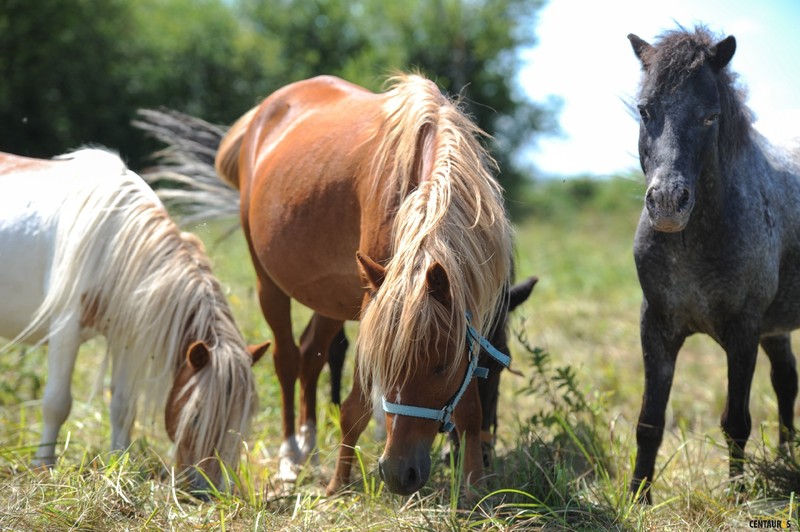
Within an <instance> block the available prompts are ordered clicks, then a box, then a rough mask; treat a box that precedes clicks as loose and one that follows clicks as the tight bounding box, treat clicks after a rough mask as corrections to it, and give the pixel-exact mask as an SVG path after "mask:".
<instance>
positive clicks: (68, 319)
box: [0, 149, 266, 489]
mask: <svg viewBox="0 0 800 532" xmlns="http://www.w3.org/2000/svg"><path fill="white" fill-rule="evenodd" d="M0 189H1V190H3V193H2V194H1V195H0V257H2V261H3V268H1V269H0V294H2V295H3V297H2V299H0V336H4V337H6V338H9V339H13V340H12V343H11V344H10V345H14V344H16V343H18V342H22V341H24V342H28V343H45V342H47V343H48V344H49V347H48V353H47V359H48V376H47V384H46V386H45V390H44V399H43V404H42V411H43V419H44V428H43V430H42V435H41V443H40V445H39V448H38V450H37V452H36V456H35V459H34V464H35V465H38V466H52V465H53V464H55V461H56V456H55V447H56V440H57V438H58V433H59V430H60V428H61V425H63V423H64V421H65V420H66V418H67V416H68V415H69V412H70V409H71V406H72V392H71V386H70V381H71V377H72V372H73V369H74V367H75V362H76V357H77V354H78V348H79V346H80V345H81V343H83V342H84V341H85V340H87V339H89V338H91V337H92V336H95V335H96V334H101V335H103V336H105V338H106V340H107V345H108V350H107V356H106V360H105V361H104V363H103V371H101V375H100V377H102V376H103V374H104V373H105V369H106V368H107V366H108V363H109V362H110V363H111V373H112V376H111V390H112V396H111V407H110V410H111V448H112V450H120V451H121V450H125V449H127V448H128V446H129V445H130V442H131V429H132V427H133V422H134V418H135V416H136V411H137V404H138V403H139V399H140V398H141V399H142V402H143V406H144V407H145V408H146V410H147V411H148V412H149V413H150V414H151V415H155V411H156V409H157V408H163V409H164V411H165V424H166V430H167V433H168V435H169V437H170V438H171V439H172V441H174V442H175V449H176V462H177V464H178V467H179V468H181V469H185V470H186V473H187V475H188V477H189V481H190V485H191V487H192V488H193V489H205V488H207V487H208V485H207V482H206V478H205V477H207V478H208V480H210V481H211V482H212V483H214V484H215V485H216V486H220V487H222V486H223V484H224V483H225V479H224V478H223V474H222V470H221V467H220V463H219V460H220V459H221V460H222V461H223V462H225V463H226V464H228V465H229V466H235V465H236V464H237V461H238V457H239V454H240V442H241V438H242V437H243V436H245V435H246V434H247V431H248V428H249V425H250V420H251V417H252V415H253V414H254V412H255V411H256V406H257V396H256V391H255V387H254V382H253V376H252V370H251V365H252V362H254V361H255V360H257V359H258V358H259V357H260V356H261V354H263V350H264V349H263V348H265V347H266V345H264V346H262V348H260V349H258V350H256V351H254V352H253V356H252V357H251V355H250V354H249V353H248V351H247V347H246V345H245V342H244V340H243V338H242V336H241V335H240V333H239V331H238V330H237V328H236V326H235V324H234V321H233V317H232V316H231V312H230V309H229V308H228V305H227V302H226V301H225V298H224V296H223V294H222V290H221V289H220V286H219V283H218V282H217V280H216V279H215V278H214V276H213V274H212V273H211V268H210V265H209V260H208V258H207V257H206V255H205V252H204V251H203V247H202V244H201V242H200V241H199V240H198V239H197V238H196V237H194V236H192V235H190V234H188V233H181V232H180V231H179V230H178V228H177V227H176V226H175V224H174V223H173V222H172V220H170V218H169V216H168V215H167V212H166V210H165V209H164V208H163V206H162V205H161V202H160V201H159V199H158V198H157V197H156V195H155V194H154V193H153V191H152V190H151V189H150V188H149V187H148V186H147V184H146V183H145V182H144V181H142V179H141V178H140V177H139V176H138V175H136V174H134V173H133V172H131V171H129V170H128V169H127V168H126V167H125V164H124V163H123V162H122V161H121V160H120V158H119V157H118V156H116V155H114V154H111V153H109V152H106V151H102V150H96V149H91V150H89V149H87V150H80V151H76V152H73V153H69V154H67V155H63V156H60V157H58V158H57V159H56V160H39V159H30V158H26V157H19V156H16V155H10V154H5V153H0ZM9 347H10V346H6V347H5V348H4V349H3V351H6V350H7V349H8V348H9ZM145 390H146V393H143V392H145ZM193 466H198V468H199V470H198V469H195V468H194V467H193ZM200 470H201V471H200Z"/></svg>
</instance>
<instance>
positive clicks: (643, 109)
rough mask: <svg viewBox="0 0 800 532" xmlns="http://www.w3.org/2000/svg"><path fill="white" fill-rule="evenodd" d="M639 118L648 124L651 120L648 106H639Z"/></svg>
mask: <svg viewBox="0 0 800 532" xmlns="http://www.w3.org/2000/svg"><path fill="white" fill-rule="evenodd" d="M638 109H639V116H640V117H642V122H644V123H647V122H648V121H649V120H650V109H648V108H647V106H646V105H639V106H638Z"/></svg>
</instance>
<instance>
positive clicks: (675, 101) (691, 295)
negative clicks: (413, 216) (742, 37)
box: [628, 27, 800, 502]
mask: <svg viewBox="0 0 800 532" xmlns="http://www.w3.org/2000/svg"><path fill="white" fill-rule="evenodd" d="M628 39H629V40H630V42H631V45H632V46H633V51H634V52H635V53H636V56H637V57H638V58H639V60H640V61H641V64H642V81H641V88H640V93H639V96H638V101H637V102H636V104H637V107H638V110H639V114H640V115H641V120H640V127H639V158H640V162H641V166H642V170H643V171H644V174H645V176H646V179H647V193H646V196H645V206H644V209H643V211H642V216H641V219H640V221H639V227H638V229H637V230H636V237H635V242H634V257H635V261H636V269H637V272H638V275H639V282H640V284H641V286H642V292H643V295H644V299H643V302H642V311H641V341H642V351H643V356H644V376H645V386H644V397H643V400H642V410H641V414H640V415H639V422H638V426H637V429H636V441H637V444H638V451H637V455H636V467H635V470H634V473H633V482H632V484H631V490H632V491H633V492H635V493H639V494H640V496H641V497H642V499H643V500H644V501H645V502H650V494H649V488H650V483H651V482H652V480H653V470H654V464H655V460H656V454H657V452H658V448H659V446H660V444H661V440H662V436H663V433H664V413H665V410H666V407H667V400H668V398H669V392H670V388H671V386H672V377H673V374H674V372H675V359H676V357H677V355H678V351H679V350H680V348H681V346H682V345H683V342H684V340H685V339H686V338H687V337H688V336H689V335H691V334H694V333H705V334H707V335H709V336H711V337H712V338H713V339H714V340H716V342H717V343H718V344H719V345H720V346H722V348H723V349H724V350H725V353H726V355H727V358H728V398H727V401H726V403H725V411H724V412H723V413H722V420H721V421H722V430H723V431H724V433H725V436H726V439H727V441H728V446H729V450H730V475H731V477H732V478H736V477H739V476H741V474H742V473H743V458H744V447H745V444H746V443H747V439H748V437H749V435H750V428H751V420H750V407H749V402H750V385H751V383H752V379H753V370H754V368H755V363H756V355H757V354H758V345H759V343H760V344H761V346H762V347H763V348H764V351H765V352H766V354H767V356H768V357H769V360H770V363H771V364H772V373H771V375H772V385H773V387H774V388H775V393H776V394H777V398H778V415H779V416H780V442H781V444H787V442H790V441H791V440H792V439H793V436H794V422H793V407H794V400H795V396H796V395H797V372H796V370H795V359H794V355H793V354H792V351H791V346H790V338H789V333H790V331H792V330H793V329H795V328H797V327H799V326H800V181H798V175H799V174H800V167H799V166H798V162H797V161H793V160H791V158H790V156H789V154H788V153H783V152H781V151H779V150H778V149H777V148H775V147H773V146H771V145H770V144H769V143H768V142H767V141H766V140H765V139H764V138H763V137H762V136H761V135H760V134H759V133H758V132H757V131H756V130H754V129H753V128H752V126H751V122H752V115H751V112H750V111H749V110H748V109H747V107H746V106H745V105H744V103H743V97H742V94H741V93H740V92H739V90H737V88H736V86H735V84H734V81H735V74H733V73H731V72H730V71H729V69H728V63H729V62H730V60H731V58H732V57H733V54H734V51H735V50H736V40H735V39H734V38H733V36H729V37H727V38H725V39H721V40H718V39H717V38H716V37H714V36H713V35H711V34H710V33H709V32H708V30H706V29H705V28H703V27H699V28H696V29H695V31H694V32H689V31H686V30H684V29H680V30H676V31H670V32H667V33H664V34H663V35H661V36H660V37H659V38H658V40H657V42H656V43H655V44H654V45H650V44H648V43H647V42H645V41H643V40H642V39H640V38H639V37H637V36H636V35H628Z"/></svg>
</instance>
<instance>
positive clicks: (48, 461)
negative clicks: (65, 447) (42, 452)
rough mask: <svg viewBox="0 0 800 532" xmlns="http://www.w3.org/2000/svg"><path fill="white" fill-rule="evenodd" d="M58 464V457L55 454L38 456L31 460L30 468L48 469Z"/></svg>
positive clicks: (37, 469)
mask: <svg viewBox="0 0 800 532" xmlns="http://www.w3.org/2000/svg"><path fill="white" fill-rule="evenodd" d="M55 465H56V458H55V456H46V457H42V456H37V457H35V458H34V459H33V460H31V465H30V468H31V470H35V471H47V470H48V469H53V468H54V467H55Z"/></svg>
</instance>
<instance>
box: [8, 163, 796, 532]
mask: <svg viewBox="0 0 800 532" xmlns="http://www.w3.org/2000/svg"><path fill="white" fill-rule="evenodd" d="M642 192H643V186H642V184H641V182H640V181H639V180H638V179H636V178H629V179H614V180H607V181H592V180H589V179H583V180H569V181H550V182H545V183H539V184H537V186H535V187H532V188H531V190H530V191H528V193H527V195H526V197H524V198H521V199H520V200H519V205H517V206H516V207H518V208H515V212H520V213H521V215H520V216H521V217H520V218H519V219H518V220H517V243H516V255H517V257H516V258H517V272H518V275H519V276H520V277H521V276H527V275H531V274H536V275H538V276H539V278H540V282H539V284H538V285H537V287H536V290H535V292H534V294H533V296H532V298H531V300H530V301H529V302H527V303H525V304H524V305H523V306H522V307H521V308H520V309H518V310H517V311H516V312H515V313H514V315H513V316H512V319H511V332H512V342H511V348H512V352H513V364H512V366H513V368H514V369H515V370H516V371H517V372H518V373H519V375H515V374H513V373H506V374H505V375H504V376H503V381H502V386H501V390H502V392H501V393H502V395H501V399H500V427H499V431H498V443H497V447H496V456H495V458H494V463H493V467H492V470H491V475H490V476H489V477H488V478H487V479H486V481H485V485H484V486H483V487H482V488H481V489H479V490H476V491H474V492H465V491H464V488H463V487H462V486H461V483H460V480H461V477H460V473H459V471H460V469H459V466H458V463H456V462H453V461H451V460H454V459H452V458H449V459H447V460H441V459H440V458H439V457H440V456H441V455H446V456H450V455H449V453H446V452H443V451H444V448H445V446H446V445H447V444H446V442H445V440H444V439H439V440H438V441H437V443H436V445H435V449H434V466H433V470H432V475H431V480H430V481H429V482H428V484H427V486H425V487H424V488H423V489H422V490H421V491H420V492H419V493H417V494H414V495H412V496H410V497H399V496H396V495H393V494H391V493H389V492H388V491H387V490H386V489H384V488H383V484H382V483H381V481H380V479H379V477H378V476H377V474H376V472H375V468H376V463H377V458H378V457H379V455H380V453H381V450H382V447H381V445H382V442H381V441H380V440H379V439H377V438H376V437H375V436H374V432H373V430H371V429H368V430H367V431H366V432H365V433H364V436H363V437H362V438H361V440H360V441H359V448H358V467H356V468H354V469H355V471H354V472H353V477H354V478H353V482H352V484H351V485H350V486H348V488H347V489H346V491H345V493H344V494H343V495H341V496H338V497H333V498H327V497H325V496H324V486H325V484H326V481H327V480H328V479H329V478H330V476H331V474H332V470H333V465H334V461H335V457H336V445H337V444H338V439H339V428H338V411H337V410H336V409H335V408H333V407H332V406H330V405H329V403H328V401H327V397H328V373H327V372H323V375H322V378H321V381H320V391H319V396H320V405H321V406H320V412H319V413H318V417H319V435H318V437H319V457H320V465H319V466H318V467H312V466H309V467H307V468H306V470H305V471H304V474H303V475H302V476H301V478H300V479H299V480H298V482H297V483H295V484H293V485H287V484H282V483H281V482H279V481H277V480H276V479H275V477H274V473H275V472H276V468H277V449H278V446H279V444H280V439H281V435H280V392H279V387H278V384H277V379H276V378H275V372H274V368H273V366H272V364H271V362H270V361H269V360H265V361H262V362H261V363H259V364H258V365H257V366H256V367H255V368H254V369H255V372H256V375H257V379H258V382H259V384H258V389H259V393H260V396H261V405H262V411H261V412H260V413H259V415H258V416H257V419H256V421H255V427H254V429H255V432H254V434H253V436H252V437H251V438H250V440H249V441H248V443H247V448H246V449H244V450H243V460H242V467H241V468H240V469H239V471H237V472H233V471H230V472H229V474H230V476H231V479H232V481H233V484H234V485H235V486H236V489H235V490H234V492H233V493H230V494H217V495H216V496H214V497H212V498H210V499H209V500H199V499H196V498H194V497H192V496H190V495H189V494H187V493H185V492H184V491H183V486H182V485H181V484H180V483H179V482H177V481H176V480H175V478H174V475H173V472H172V469H171V463H172V461H171V457H170V452H171V448H170V444H169V440H168V438H167V437H166V434H165V433H164V429H163V426H162V420H161V419H139V420H138V422H137V425H136V427H135V437H136V438H137V439H136V440H135V442H134V445H133V446H132V448H131V449H130V452H128V453H123V454H111V453H109V452H108V448H109V442H110V427H109V423H108V414H107V404H108V392H107V391H105V392H103V393H99V394H96V395H94V396H93V395H92V393H91V389H92V388H93V386H94V382H95V380H96V377H97V376H96V374H95V373H94V371H95V368H97V367H98V366H99V361H100V360H101V357H102V354H103V348H104V343H103V341H102V340H97V341H92V342H89V343H88V344H86V345H85V346H84V347H83V348H82V350H81V353H80V355H79V358H78V363H77V370H76V372H75V375H74V378H73V382H74V386H73V390H74V391H75V393H74V395H75V404H74V407H73V411H72V415H71V416H70V418H69V420H68V422H67V424H66V425H65V426H64V428H63V429H62V433H61V441H60V445H59V447H58V451H59V453H60V458H59V460H58V463H57V465H56V467H55V468H54V469H53V470H47V471H41V470H31V469H30V468H29V467H28V464H29V463H30V459H31V458H32V456H33V453H34V452H35V445H36V443H37V442H38V434H39V430H40V426H41V414H40V401H41V394H42V389H43V383H44V379H45V378H46V372H45V360H46V349H37V350H32V349H25V348H19V349H13V350H11V351H9V352H6V353H4V355H3V357H2V358H0V371H2V374H3V375H4V377H3V378H2V379H0V409H1V413H0V528H3V529H15V530H40V529H67V528H77V529H110V530H117V529H119V530H123V529H125V530H128V529H155V528H159V529H167V530H184V529H187V528H203V529H205V528H211V529H217V530H247V529H252V530H320V529H326V530H364V529H370V530H387V529H403V530H406V529H420V530H466V529H475V530H494V529H503V530H517V529H519V530H523V529H530V528H539V527H545V528H546V529H548V530H576V529H583V530H629V529H631V530H637V529H647V530H649V529H654V528H661V527H667V528H671V529H681V530H682V529H711V528H714V529H720V528H721V529H736V528H741V527H744V528H748V527H749V522H750V521H751V520H752V519H758V518H761V517H766V518H772V519H791V520H792V524H793V526H798V515H797V502H796V500H795V496H794V493H795V492H796V490H797V489H798V486H799V483H798V479H799V478H800V467H798V464H797V463H796V462H795V461H794V460H793V459H792V458H791V457H788V458H780V459H779V458H778V457H777V452H776V447H777V414H776V411H777V407H776V404H775V399H774V394H773V393H772V391H771V388H770V385H769V375H768V368H767V367H766V366H767V364H763V363H760V364H759V367H758V369H757V373H756V377H755V383H754V387H753V392H752V399H751V406H752V412H753V421H754V427H755V428H754V430H753V434H752V436H751V443H750V446H749V447H748V451H749V454H750V455H751V460H750V462H749V465H748V468H747V473H746V491H745V492H744V493H743V494H737V493H731V492H730V491H729V490H728V483H727V448H726V446H725V444H724V440H723V438H722V435H721V431H720V429H719V428H718V416H719V414H720V413H721V411H722V408H723V405H724V401H725V388H726V372H725V365H724V360H725V358H724V354H723V353H722V351H721V350H720V349H719V348H718V347H717V346H716V345H714V344H713V343H712V342H710V341H709V340H707V339H703V338H692V339H690V341H688V342H687V344H686V346H685V347H684V349H683V351H682V352H681V354H680V357H679V362H678V368H677V374H676V378H675V385H674V387H673V393H672V398H671V403H670V409H669V412H668V414H669V419H668V426H667V431H666V434H665V441H664V445H663V446H662V450H661V453H660V454H659V459H658V464H657V475H658V477H657V478H656V479H655V484H654V499H655V501H656V504H655V505H654V506H653V507H642V506H640V505H638V504H636V503H635V502H633V500H632V498H631V496H630V495H629V494H628V491H627V486H628V484H629V481H630V471H631V469H632V461H633V455H634V452H635V441H634V440H635V438H634V427H635V420H636V417H637V416H638V409H639V405H640V400H641V392H642V382H643V377H642V367H641V353H640V348H639V340H638V338H639V333H638V307H639V301H640V297H641V296H640V291H639V288H638V283H637V281H636V275H635V271H634V267H633V259H632V253H631V240H632V235H633V231H634V228H635V225H636V222H637V220H638V216H639V210H640V205H641V196H642ZM226 228H227V226H226V225H224V224H222V225H219V226H206V225H199V226H197V227H195V228H194V229H193V230H194V231H195V232H197V233H198V235H199V236H200V237H201V238H203V240H204V241H205V242H206V245H207V248H208V251H209V253H210V254H211V255H212V257H213V259H214V264H215V268H214V270H215V273H216V274H217V276H218V277H219V278H220V279H221V281H222V283H223V285H224V286H225V287H226V292H227V293H226V295H227V297H228V298H229V301H230V302H231V306H232V308H233V311H234V314H235V316H236V319H237V322H238V324H239V325H240V327H241V328H242V331H243V333H244V335H245V337H246V338H247V339H248V340H249V341H251V342H253V343H255V342H260V341H262V340H263V339H265V338H269V337H270V336H271V333H270V331H269V329H268V328H267V327H266V325H265V324H264V320H263V318H262V317H261V314H260V311H259V307H258V302H257V298H256V294H255V289H254V287H255V282H254V280H255V276H254V274H253V270H252V266H251V265H250V259H249V256H248V254H247V249H246V246H245V244H244V239H243V237H242V235H241V232H235V233H233V235H232V236H231V237H229V238H226V239H223V240H220V239H219V238H220V236H221V235H222V234H223V233H224V232H225V230H226ZM293 313H294V315H293V318H294V320H293V321H294V324H295V330H296V333H297V334H299V333H300V331H301V330H302V328H303V326H304V325H305V323H306V321H307V320H308V318H309V317H310V313H309V312H308V310H307V309H304V308H302V307H300V306H299V305H298V306H295V307H293ZM347 328H348V330H349V332H350V333H351V335H352V334H355V333H356V330H357V325H356V324H348V325H347ZM350 359H351V360H352V355H351V357H350ZM350 364H352V363H350ZM350 364H349V365H348V366H350ZM350 375H351V374H350V373H348V374H347V375H346V377H345V379H346V381H347V382H345V383H344V385H345V388H347V387H348V386H349V379H350Z"/></svg>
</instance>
